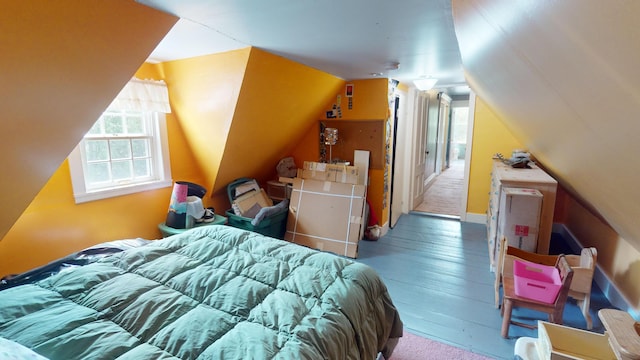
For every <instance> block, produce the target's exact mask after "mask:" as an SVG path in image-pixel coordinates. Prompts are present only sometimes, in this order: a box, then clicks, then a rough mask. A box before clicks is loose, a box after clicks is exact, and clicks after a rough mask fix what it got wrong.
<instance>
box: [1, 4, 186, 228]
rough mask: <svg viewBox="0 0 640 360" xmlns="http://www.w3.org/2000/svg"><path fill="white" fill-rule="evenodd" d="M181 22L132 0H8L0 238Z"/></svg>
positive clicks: (3, 35) (3, 31)
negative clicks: (143, 63) (51, 0)
mask: <svg viewBox="0 0 640 360" xmlns="http://www.w3.org/2000/svg"><path fill="white" fill-rule="evenodd" d="M176 21H177V18H176V17H174V16H172V15H169V14H167V13H163V12H160V11H157V10H154V9H152V8H149V7H147V6H144V5H141V4H138V3H136V2H134V1H130V0H114V1H101V0H60V1H55V2H50V1H45V2H43V1H35V0H24V1H5V2H3V3H2V11H0V24H2V25H0V26H1V28H2V29H1V30H0V49H2V50H1V51H2V56H0V79H1V80H0V84H1V86H0V147H1V148H2V157H3V163H2V174H1V175H0V187H1V188H2V189H10V190H9V191H4V192H3V193H1V194H0V202H2V204H3V205H4V206H3V211H2V214H1V215H0V238H2V237H3V236H5V234H6V233H7V232H8V231H9V229H10V228H11V227H12V226H13V224H14V222H15V221H16V220H17V219H18V218H19V217H20V215H21V214H22V212H23V211H24V210H25V209H26V208H27V206H29V203H31V201H32V200H33V198H34V197H35V196H36V194H37V193H38V191H40V189H41V188H42V187H43V186H44V185H45V184H46V182H47V180H48V179H49V178H50V177H51V176H52V174H53V173H54V172H55V171H56V169H57V168H58V167H59V166H60V164H62V162H63V161H64V159H65V158H66V157H67V155H68V154H69V152H70V151H71V150H72V149H73V147H74V146H75V144H76V143H77V142H78V141H79V140H80V138H81V137H82V135H83V134H84V132H85V131H86V130H87V129H89V128H90V127H91V125H92V120H93V119H95V118H97V117H98V115H99V114H100V113H101V112H102V111H103V110H104V109H105V108H106V107H107V105H109V103H110V101H111V99H113V97H114V96H115V95H116V94H117V93H118V91H119V90H120V89H121V88H122V86H124V84H126V82H127V81H128V80H129V79H130V78H131V76H132V75H133V73H134V72H135V71H136V69H137V68H138V67H139V66H140V64H141V63H142V62H144V59H145V58H146V57H147V56H148V55H149V53H150V52H151V51H152V50H153V49H154V48H155V46H156V44H157V43H158V42H159V41H160V40H161V39H162V38H163V37H164V36H165V35H166V33H167V32H168V31H169V29H170V28H171V27H172V26H173V25H174V24H175V22H176Z"/></svg>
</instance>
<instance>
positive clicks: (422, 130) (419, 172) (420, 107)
mask: <svg viewBox="0 0 640 360" xmlns="http://www.w3.org/2000/svg"><path fill="white" fill-rule="evenodd" d="M428 106H429V97H428V96H427V95H426V93H421V92H417V93H416V98H415V102H414V109H415V112H414V124H415V125H414V130H415V133H414V134H415V139H416V140H415V146H414V148H413V151H414V154H413V159H414V161H413V181H412V188H413V189H412V191H411V193H412V194H413V199H412V204H411V206H410V209H413V208H415V207H416V206H418V205H419V204H420V203H421V202H422V200H423V197H424V183H425V168H426V165H427V110H428Z"/></svg>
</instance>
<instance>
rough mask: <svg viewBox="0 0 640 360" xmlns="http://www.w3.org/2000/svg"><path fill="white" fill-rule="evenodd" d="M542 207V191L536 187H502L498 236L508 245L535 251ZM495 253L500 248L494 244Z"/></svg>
mask: <svg viewBox="0 0 640 360" xmlns="http://www.w3.org/2000/svg"><path fill="white" fill-rule="evenodd" d="M541 209H542V193H541V192H540V191H538V190H536V189H524V188H510V187H505V188H502V192H501V195H500V210H499V212H498V214H499V215H498V229H499V230H498V232H499V236H500V238H501V237H502V236H504V237H506V238H507V241H508V244H509V246H513V247H517V248H519V249H522V250H524V251H529V252H536V249H537V247H538V227H539V225H540V211H541ZM496 251H497V252H496V255H497V254H498V253H499V251H500V249H498V248H497V246H496Z"/></svg>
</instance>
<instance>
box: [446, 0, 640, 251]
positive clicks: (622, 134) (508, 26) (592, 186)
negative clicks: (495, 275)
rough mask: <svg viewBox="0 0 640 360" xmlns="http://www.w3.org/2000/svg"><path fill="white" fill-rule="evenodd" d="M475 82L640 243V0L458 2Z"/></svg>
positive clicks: (534, 148) (466, 60)
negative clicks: (639, 21) (638, 21)
mask: <svg viewBox="0 0 640 360" xmlns="http://www.w3.org/2000/svg"><path fill="white" fill-rule="evenodd" d="M453 16H454V25H455V29H456V35H457V37H458V42H459V46H460V51H461V54H462V62H463V67H464V69H465V72H466V77H467V81H468V82H469V84H470V86H471V88H472V89H473V90H474V91H475V92H476V93H477V94H478V95H479V96H480V97H481V98H483V99H484V100H485V101H486V102H487V103H488V104H489V106H491V107H492V109H493V110H494V111H495V112H496V113H497V114H498V115H499V116H501V117H502V119H503V120H504V121H505V124H506V125H507V126H508V127H509V128H510V129H511V130H512V131H513V132H514V134H518V136H519V138H520V140H521V141H522V142H523V143H524V144H526V146H527V147H528V150H530V151H531V152H532V153H533V154H535V156H536V158H537V159H538V160H539V161H540V162H541V163H542V164H543V165H544V166H545V167H546V168H547V169H549V171H550V172H551V173H552V174H553V175H554V177H556V178H557V179H558V180H559V181H560V182H561V184H562V185H563V186H565V187H566V188H567V189H570V191H572V192H574V195H576V196H577V197H579V198H581V199H583V200H584V201H586V202H587V203H588V205H590V206H591V207H593V208H595V209H597V211H598V212H599V213H600V215H601V216H602V217H603V218H604V219H605V220H606V221H607V222H608V223H609V224H610V225H611V226H612V227H613V228H614V229H615V230H616V231H617V232H618V233H619V234H620V235H621V236H622V237H624V238H625V239H627V240H628V241H630V242H631V243H632V244H633V245H634V247H635V248H637V249H640V226H638V225H637V224H638V216H640V201H639V200H640V187H639V186H638V184H639V183H640V161H639V160H638V159H636V156H637V154H640V141H638V135H639V134H640V119H639V117H640V71H638V69H637V68H638V66H640V26H638V25H637V19H638V16H640V2H637V1H625V0H615V1H613V0H611V1H601V0H565V1H553V0H529V1H495V0H453Z"/></svg>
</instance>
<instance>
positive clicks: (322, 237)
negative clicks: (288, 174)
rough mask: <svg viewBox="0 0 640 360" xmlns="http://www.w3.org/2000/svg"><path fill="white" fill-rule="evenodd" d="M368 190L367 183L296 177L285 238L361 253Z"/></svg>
mask: <svg viewBox="0 0 640 360" xmlns="http://www.w3.org/2000/svg"><path fill="white" fill-rule="evenodd" d="M365 194H366V187H365V186H364V185H356V184H343V183H337V182H331V181H318V180H312V179H301V178H295V179H293V190H292V193H291V201H290V203H289V216H288V220H287V232H286V233H285V240H288V241H292V242H294V243H297V244H300V245H305V246H309V247H312V248H315V249H319V250H324V251H331V252H333V253H336V254H339V255H344V256H348V257H352V258H355V257H357V248H358V247H357V244H358V241H359V240H360V238H361V237H362V234H361V232H362V230H361V229H362V227H361V224H362V222H363V221H364V218H363V214H364V206H365Z"/></svg>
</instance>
